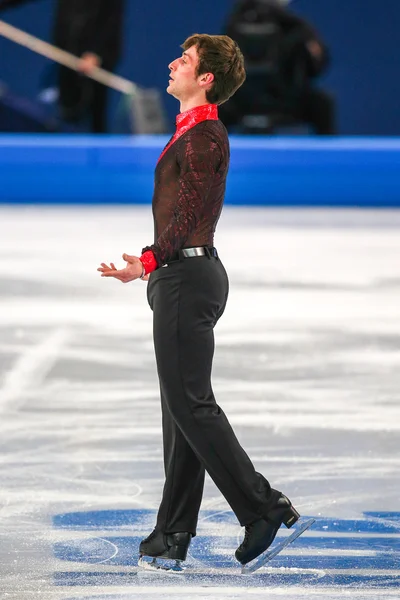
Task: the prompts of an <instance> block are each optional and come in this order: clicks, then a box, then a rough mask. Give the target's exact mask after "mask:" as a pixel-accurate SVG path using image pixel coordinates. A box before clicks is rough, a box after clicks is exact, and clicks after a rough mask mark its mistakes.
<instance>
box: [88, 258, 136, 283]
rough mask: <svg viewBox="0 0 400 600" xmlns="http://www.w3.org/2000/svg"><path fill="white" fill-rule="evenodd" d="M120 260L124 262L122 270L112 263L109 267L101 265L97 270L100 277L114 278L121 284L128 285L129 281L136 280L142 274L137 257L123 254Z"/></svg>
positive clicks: (104, 264)
mask: <svg viewBox="0 0 400 600" xmlns="http://www.w3.org/2000/svg"><path fill="white" fill-rule="evenodd" d="M122 258H123V259H124V260H125V261H126V267H125V268H124V269H117V268H116V266H115V265H114V263H110V266H108V265H107V264H106V263H101V266H100V267H99V268H98V269H97V270H98V271H100V273H101V276H102V277H114V278H115V279H119V281H122V283H129V281H134V280H135V279H138V278H139V277H140V276H141V275H142V273H143V265H142V263H141V261H140V259H139V257H137V256H129V254H123V255H122Z"/></svg>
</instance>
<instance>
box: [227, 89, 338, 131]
mask: <svg viewBox="0 0 400 600" xmlns="http://www.w3.org/2000/svg"><path fill="white" fill-rule="evenodd" d="M236 95H237V97H236ZM236 95H235V96H233V97H232V98H231V99H230V100H228V102H227V103H226V104H222V106H221V107H220V109H219V116H220V119H221V121H222V122H223V123H224V125H225V126H226V127H227V128H228V130H229V128H230V127H232V126H235V125H239V124H240V123H241V121H242V119H243V117H244V116H245V115H252V114H254V101H253V100H252V98H250V97H249V98H247V99H245V98H244V94H242V96H240V94H236ZM286 104H287V106H288V105H290V106H291V108H288V107H287V106H286V107H285V108H281V107H282V106H284V103H283V102H282V103H280V102H279V100H276V102H275V103H271V106H270V108H269V109H268V111H261V110H257V111H256V112H257V114H261V113H262V112H264V114H266V115H271V116H272V121H273V115H275V114H283V115H286V114H287V115H288V116H291V117H293V118H294V119H296V120H297V121H299V122H300V123H306V124H308V125H310V126H311V127H312V129H313V131H314V132H315V133H316V134H318V135H334V134H336V132H337V129H336V107H335V100H334V98H333V97H332V96H331V95H330V94H329V93H328V92H325V91H324V90H321V89H318V88H312V87H309V88H307V89H305V90H304V92H303V93H302V94H301V95H300V96H299V97H298V99H297V100H296V101H294V100H293V99H291V98H288V101H287V103H286ZM278 125H279V121H278Z"/></svg>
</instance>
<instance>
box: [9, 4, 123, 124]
mask: <svg viewBox="0 0 400 600" xmlns="http://www.w3.org/2000/svg"><path fill="white" fill-rule="evenodd" d="M33 1H37V0H0V10H2V9H5V8H10V7H13V6H17V5H19V4H24V3H27V2H33ZM123 15H124V0H57V4H56V14H55V18H54V26H53V36H52V37H53V43H54V44H55V45H56V46H57V47H59V48H61V49H62V50H66V51H67V52H70V53H72V54H74V55H75V56H79V57H81V61H80V72H81V73H77V72H75V71H73V70H72V69H69V68H67V67H64V66H60V67H59V69H58V77H57V79H58V90H59V97H58V103H59V109H60V116H61V118H62V119H63V120H64V121H66V122H68V123H71V124H76V125H79V124H80V123H81V122H83V121H84V120H86V119H89V128H90V130H91V132H92V133H105V132H106V131H107V92H108V90H107V87H106V86H104V85H103V84H101V83H98V82H97V81H94V80H93V79H90V78H88V77H84V76H82V75H85V74H90V72H91V71H92V70H93V69H94V68H95V67H102V68H103V69H106V70H107V71H113V70H114V69H115V67H116V65H117V63H118V60H119V58H120V55H121V47H122V29H123Z"/></svg>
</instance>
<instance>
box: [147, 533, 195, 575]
mask: <svg viewBox="0 0 400 600" xmlns="http://www.w3.org/2000/svg"><path fill="white" fill-rule="evenodd" d="M191 539H192V534H191V533H188V532H186V531H181V532H178V533H168V534H166V533H163V532H162V531H159V530H158V529H154V530H153V531H152V532H151V534H150V535H149V536H148V537H147V538H146V539H144V540H142V541H141V542H140V546H139V562H138V564H139V566H141V567H145V568H149V567H150V568H155V569H162V570H166V571H182V565H181V563H182V562H183V561H185V560H186V556H187V551H188V549H189V545H190V541H191ZM147 558H150V559H151V561H148V560H146V559H147ZM159 559H161V560H159Z"/></svg>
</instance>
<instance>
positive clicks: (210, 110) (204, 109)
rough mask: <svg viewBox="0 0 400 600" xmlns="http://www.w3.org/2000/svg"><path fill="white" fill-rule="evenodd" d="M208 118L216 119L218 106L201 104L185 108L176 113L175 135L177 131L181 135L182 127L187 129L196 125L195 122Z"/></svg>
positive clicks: (207, 119)
mask: <svg viewBox="0 0 400 600" xmlns="http://www.w3.org/2000/svg"><path fill="white" fill-rule="evenodd" d="M209 120H211V121H218V106H217V105H216V104H203V105H202V106H195V107H194V108H191V109H190V110H186V111H185V112H183V113H180V114H179V115H177V117H176V132H175V135H176V134H177V133H179V134H180V135H182V134H181V130H182V129H184V130H185V131H187V130H188V129H191V128H192V127H193V126H194V125H197V123H201V122H202V121H209ZM174 137H175V136H174Z"/></svg>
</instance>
